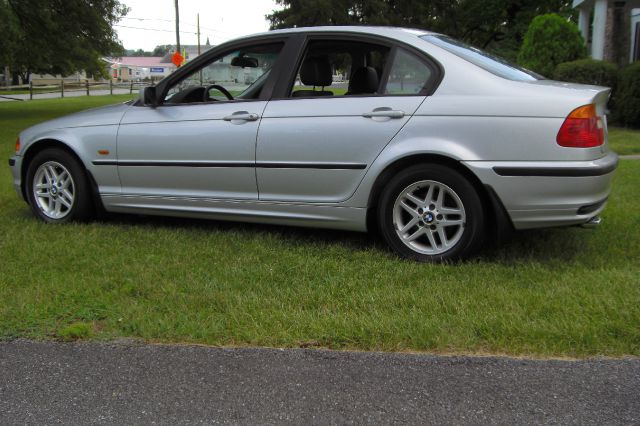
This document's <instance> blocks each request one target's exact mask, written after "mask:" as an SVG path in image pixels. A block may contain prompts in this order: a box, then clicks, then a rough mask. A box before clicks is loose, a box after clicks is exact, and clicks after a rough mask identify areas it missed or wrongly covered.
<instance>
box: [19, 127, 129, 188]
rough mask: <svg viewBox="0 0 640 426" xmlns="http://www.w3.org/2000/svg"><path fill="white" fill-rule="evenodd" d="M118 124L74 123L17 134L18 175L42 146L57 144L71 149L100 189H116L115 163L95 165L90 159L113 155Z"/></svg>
mask: <svg viewBox="0 0 640 426" xmlns="http://www.w3.org/2000/svg"><path fill="white" fill-rule="evenodd" d="M117 134H118V125H117V124H114V125H104V126H91V127H75V128H62V129H53V130H46V131H41V132H37V133H34V132H30V131H29V129H28V130H27V131H25V132H23V133H22V134H21V135H20V140H21V141H22V149H21V153H20V154H21V156H22V158H23V161H22V164H21V170H20V176H21V177H22V178H24V176H25V175H26V169H27V168H28V167H29V163H30V161H31V159H32V158H33V157H34V156H35V155H36V154H37V153H38V152H40V151H41V150H43V149H46V148H49V147H60V148H63V149H67V150H70V151H71V152H73V153H74V154H75V156H76V157H77V158H78V159H79V160H80V162H81V163H82V164H83V165H84V167H85V168H86V169H87V171H88V172H89V173H90V174H91V175H92V176H93V178H94V179H95V181H96V183H97V185H98V190H99V192H100V193H105V192H107V193H119V192H120V179H119V177H118V170H117V166H115V165H114V166H95V165H93V161H95V160H97V159H100V160H113V161H115V160H116V158H117V155H116V139H117Z"/></svg>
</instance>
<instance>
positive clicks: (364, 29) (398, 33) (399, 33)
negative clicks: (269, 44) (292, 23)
mask: <svg viewBox="0 0 640 426" xmlns="http://www.w3.org/2000/svg"><path fill="white" fill-rule="evenodd" d="M327 32H329V33H331V32H335V33H344V32H351V33H355V34H369V35H379V36H385V37H390V38H402V37H403V36H404V37H406V36H407V35H414V36H422V35H429V34H437V33H434V32H431V31H427V30H422V29H418V28H400V27H377V26H364V25H363V26H357V25H344V26H340V25H335V26H319V27H297V28H286V29H282V30H272V31H267V32H263V33H257V34H251V35H247V36H246V37H240V39H242V38H249V37H251V38H253V37H260V36H267V35H271V36H273V35H276V34H296V33H306V34H310V33H327Z"/></svg>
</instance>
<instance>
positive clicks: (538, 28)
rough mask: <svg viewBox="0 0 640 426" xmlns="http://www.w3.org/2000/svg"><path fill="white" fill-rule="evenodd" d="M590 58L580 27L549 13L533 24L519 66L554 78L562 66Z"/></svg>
mask: <svg viewBox="0 0 640 426" xmlns="http://www.w3.org/2000/svg"><path fill="white" fill-rule="evenodd" d="M586 56H587V49H586V47H585V45H584V41H583V40H582V36H581V35H580V30H578V26H577V25H576V24H574V23H572V22H569V21H567V20H566V19H565V18H563V17H561V16H559V15H556V14H554V13H549V14H547V15H540V16H536V17H535V18H534V19H533V21H531V25H529V29H528V30H527V33H526V35H525V37H524V41H523V43H522V47H521V48H520V53H519V54H518V63H519V64H520V65H522V66H524V67H526V68H529V69H530V70H532V71H535V72H537V73H539V74H542V75H545V76H552V75H553V71H554V70H555V69H556V66H557V65H558V64H561V63H563V62H569V61H574V60H576V59H582V58H584V57H586Z"/></svg>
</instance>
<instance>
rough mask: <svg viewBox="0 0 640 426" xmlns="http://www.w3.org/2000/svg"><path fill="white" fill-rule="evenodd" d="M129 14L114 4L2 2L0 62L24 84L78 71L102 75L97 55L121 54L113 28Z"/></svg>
mask: <svg viewBox="0 0 640 426" xmlns="http://www.w3.org/2000/svg"><path fill="white" fill-rule="evenodd" d="M127 11H128V9H127V7H126V6H124V5H122V4H121V3H120V2H119V1H118V0H64V1H60V0H0V22H2V24H0V26H5V25H7V26H8V29H9V31H8V32H6V33H5V31H2V37H0V39H1V40H2V41H1V43H2V44H1V45H0V46H1V47H2V49H0V50H1V51H2V53H0V59H1V60H2V62H4V63H5V64H8V65H9V66H10V67H11V69H12V70H13V72H14V73H16V72H17V73H20V74H21V76H22V77H23V80H28V77H29V75H30V74H31V73H39V74H45V73H49V74H62V75H68V74H71V73H73V72H75V71H79V70H85V71H86V72H87V73H88V74H94V75H96V74H97V75H104V73H105V69H104V63H103V62H102V60H101V57H102V56H108V55H114V54H121V53H122V51H123V49H122V45H121V44H120V42H119V41H118V39H117V35H116V33H115V31H114V29H113V25H114V24H115V23H117V22H118V20H119V19H120V18H121V17H122V16H124V15H125V14H126V13H127ZM5 21H6V22H5ZM7 23H8V24H7ZM3 29H4V28H3Z"/></svg>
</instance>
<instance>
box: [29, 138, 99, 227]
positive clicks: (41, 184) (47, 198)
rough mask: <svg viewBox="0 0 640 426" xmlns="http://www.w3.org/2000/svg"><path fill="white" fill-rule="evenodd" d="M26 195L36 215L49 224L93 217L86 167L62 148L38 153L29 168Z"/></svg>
mask: <svg viewBox="0 0 640 426" xmlns="http://www.w3.org/2000/svg"><path fill="white" fill-rule="evenodd" d="M26 192H27V197H28V199H29V205H30V206H31V210H32V211H33V213H34V214H35V215H36V216H37V217H38V218H40V219H41V220H43V221H45V222H48V223H64V222H69V221H72V220H86V219H89V218H90V217H91V216H92V214H93V205H92V200H91V189H90V187H89V184H88V182H87V179H86V175H85V173H84V170H83V167H82V165H80V164H79V163H78V161H77V160H76V159H75V158H74V157H73V156H72V155H70V154H69V153H67V152H65V151H63V150H61V149H57V148H50V149H46V150H43V151H42V152H39V153H38V154H36V156H35V157H34V158H33V160H32V161H31V163H30V164H29V167H28V169H27V191H26Z"/></svg>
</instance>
